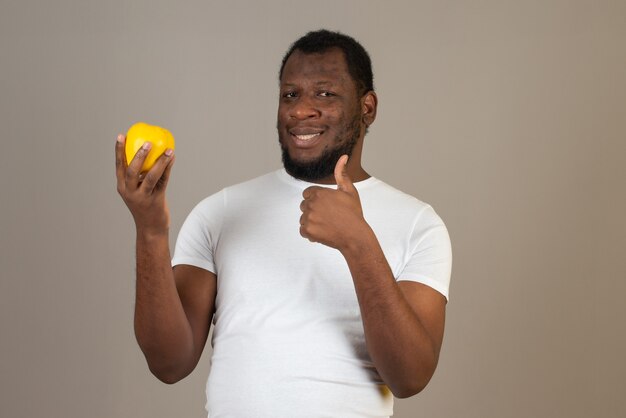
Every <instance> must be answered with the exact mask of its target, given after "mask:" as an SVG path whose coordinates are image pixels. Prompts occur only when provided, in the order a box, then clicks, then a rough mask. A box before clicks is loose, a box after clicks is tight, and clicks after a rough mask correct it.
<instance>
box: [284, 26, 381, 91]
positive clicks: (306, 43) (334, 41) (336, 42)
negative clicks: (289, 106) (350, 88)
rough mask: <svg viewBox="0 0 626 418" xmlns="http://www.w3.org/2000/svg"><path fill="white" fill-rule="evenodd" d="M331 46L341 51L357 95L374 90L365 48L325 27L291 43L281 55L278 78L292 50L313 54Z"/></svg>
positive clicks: (370, 66) (372, 75) (370, 64)
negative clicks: (281, 60)
mask: <svg viewBox="0 0 626 418" xmlns="http://www.w3.org/2000/svg"><path fill="white" fill-rule="evenodd" d="M332 48H339V49H341V51H342V52H343V55H344V57H345V59H346V64H347V66H348V72H349V73H350V76H351V77H352V80H354V82H355V84H356V86H357V93H358V95H359V97H360V96H363V95H364V94H365V93H367V92H369V91H374V74H373V73H372V61H371V60H370V56H369V54H368V53H367V51H366V50H365V48H363V46H362V45H361V44H360V43H358V42H357V41H356V40H355V39H354V38H352V37H350V36H348V35H344V34H343V33H341V32H332V31H329V30H326V29H320V30H317V31H311V32H309V33H307V34H306V35H304V36H303V37H301V38H300V39H298V40H297V41H295V42H294V43H293V44H291V46H290V47H289V49H288V50H287V53H286V54H285V56H284V57H283V62H282V64H281V66H280V72H279V74H278V79H279V80H281V79H282V78H283V69H284V68H285V64H286V63H287V60H288V59H289V57H290V56H291V54H293V53H294V51H296V50H298V51H301V52H303V53H305V54H315V53H323V52H326V51H328V50H329V49H332Z"/></svg>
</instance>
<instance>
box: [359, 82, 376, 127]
mask: <svg viewBox="0 0 626 418" xmlns="http://www.w3.org/2000/svg"><path fill="white" fill-rule="evenodd" d="M377 107H378V96H376V93H374V92H373V91H368V92H367V93H365V94H364V95H363V97H361V113H362V116H363V122H364V123H365V126H366V127H369V126H370V125H371V124H372V123H374V120H375V119H376V108H377Z"/></svg>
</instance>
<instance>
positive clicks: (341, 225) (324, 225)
mask: <svg viewBox="0 0 626 418" xmlns="http://www.w3.org/2000/svg"><path fill="white" fill-rule="evenodd" d="M347 163H348V156H347V155H342V156H341V158H339V160H338V161H337V165H336V166H335V181H336V183H337V189H331V188H326V187H320V186H311V187H308V188H307V189H305V190H304V191H303V192H302V197H303V198H304V200H303V201H302V203H300V210H301V211H302V216H301V217H300V235H302V236H303V237H304V238H307V239H308V240H309V241H312V242H319V243H321V244H324V245H327V246H329V247H332V248H336V249H338V250H340V251H343V250H344V249H347V248H348V247H349V246H350V244H351V243H352V242H353V241H354V240H355V239H358V236H359V235H360V234H361V232H362V231H365V230H367V228H368V225H367V223H366V222H365V219H364V218H363V210H362V209H361V199H360V198H359V192H358V191H357V189H356V187H354V184H353V183H352V180H351V179H350V177H349V176H348V173H347V172H346V164H347Z"/></svg>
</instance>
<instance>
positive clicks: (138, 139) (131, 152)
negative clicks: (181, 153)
mask: <svg viewBox="0 0 626 418" xmlns="http://www.w3.org/2000/svg"><path fill="white" fill-rule="evenodd" d="M144 142H151V143H152V148H150V152H149V153H148V155H147V156H146V159H145V160H144V162H143V166H142V167H141V172H142V173H143V172H146V171H148V170H150V169H151V168H152V166H153V165H154V163H155V162H156V160H157V159H158V158H159V157H160V156H161V154H163V153H164V152H165V150H166V149H168V148H171V149H174V137H173V136H172V133H171V132H170V131H168V130H167V129H165V128H161V127H160V126H154V125H148V124H147V123H143V122H137V123H136V124H134V125H133V126H131V127H130V129H129V130H128V132H127V133H126V161H127V162H128V164H130V162H131V161H132V160H133V157H134V156H135V154H137V151H139V149H140V148H141V146H142V145H143V144H144Z"/></svg>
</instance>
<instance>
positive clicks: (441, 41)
mask: <svg viewBox="0 0 626 418" xmlns="http://www.w3.org/2000/svg"><path fill="white" fill-rule="evenodd" d="M321 27H325V28H330V29H335V30H341V31H343V32H345V33H348V34H350V35H352V36H354V37H356V38H357V39H358V40H360V41H361V42H362V43H363V45H364V46H365V47H366V48H367V49H368V50H369V52H370V54H371V56H372V59H373V63H374V72H375V85H376V88H377V92H378V96H379V99H380V106H379V114H378V119H377V121H376V122H375V124H374V125H373V127H372V128H371V130H370V133H369V134H368V136H367V137H366V143H365V150H364V166H365V167H366V169H367V170H368V171H369V172H370V173H372V174H373V175H375V176H377V177H379V178H381V179H382V180H384V181H387V182H388V183H390V184H392V185H394V186H396V187H398V188H400V189H402V190H404V191H406V192H408V193H410V194H413V195H415V196H417V197H418V198H420V199H421V200H424V201H426V202H429V203H431V204H432V205H433V206H434V207H435V209H436V210H437V211H438V213H439V214H440V215H441V216H442V218H443V219H444V221H445V222H446V224H447V225H448V228H449V230H450V234H451V237H452V242H453V250H454V266H453V275H452V285H451V299H450V303H449V305H448V317H447V329H446V336H445V341H444V346H443V351H442V355H441V360H440V365H439V368H438V370H437V372H436V374H435V376H434V378H433V380H432V381H431V383H430V385H429V386H428V388H427V389H426V390H425V391H424V392H422V393H421V394H419V395H417V396H416V397H413V398H411V399H408V400H402V401H398V402H397V403H396V414H395V416H396V417H403V418H409V417H431V418H444V417H475V418H479V417H480V418H483V417H512V418H516V417H520V418H521V417H524V418H526V417H571V418H574V417H590V416H594V417H624V416H626V402H625V400H624V394H625V393H626V383H625V382H626V361H624V359H623V355H624V353H626V336H625V332H624V329H625V326H624V322H625V321H624V320H625V319H626V307H625V304H624V294H626V284H625V279H626V262H625V260H626V257H625V254H624V253H625V250H626V221H625V219H624V215H625V214H626V195H625V183H626V168H625V167H626V158H625V154H626V144H625V142H626V135H625V133H626V123H625V122H624V120H625V119H626V118H625V116H626V77H625V75H626V2H623V1H516V2H512V1H465V2H460V1H459V2H455V1H411V2H409V1H405V2H399V1H395V2H391V1H390V2H382V1H380V2H379V1H369V2H367V1H327V0H318V1H316V2H293V1H268V2H253V1H248V2H241V1H230V2H225V1H224V2H218V1H212V2H205V1H190V2H185V1H180V2H174V1H171V2H167V1H147V0H146V1H119V0H109V1H84V0H83V1H68V0H65V1H55V2H46V1H28V0H19V1H18V0H15V1H13V0H1V1H0V63H1V66H0V121H1V124H0V127H1V131H0V135H1V137H2V142H1V143H2V151H1V152H0V163H1V170H2V173H1V175H0V182H1V183H0V185H1V190H2V197H1V199H0V209H1V216H0V228H1V229H0V233H1V237H2V238H1V239H2V241H1V248H0V250H1V251H0V260H1V275H2V277H1V282H0V298H1V300H0V302H1V304H0V327H1V329H0V331H1V334H0V348H1V357H0V385H1V387H0V397H1V399H0V416H2V417H7V418H17V417H25V418H26V417H28V418H32V417H92V418H101V417H102V418H104V417H138V418H144V417H145V418H161V417H163V418H165V417H203V416H205V415H204V402H205V399H204V383H205V379H206V376H207V373H208V371H209V362H208V359H209V350H207V351H205V354H204V356H203V359H202V361H201V363H200V365H199V366H198V368H197V369H196V370H195V371H194V373H193V374H192V375H191V376H190V377H188V378H187V379H185V380H184V381H182V382H180V383H179V384H176V385H174V386H167V385H164V384H162V383H160V382H158V381H157V380H156V379H155V378H153V377H152V376H151V375H150V373H149V371H148V369H147V367H146V365H145V361H144V359H143V356H142V354H141V352H140V350H139V348H138V347H137V345H136V342H135V339H134V334H133V328H132V322H133V321H132V315H133V303H134V224H133V222H132V219H131V216H130V214H129V212H128V210H127V209H126V207H125V206H124V204H123V202H122V200H121V199H120V198H119V195H118V194H117V192H116V190H115V178H114V158H113V157H114V153H113V150H114V141H115V137H116V135H117V133H119V132H125V131H126V129H128V127H129V126H130V125H131V124H132V123H133V122H135V121H139V120H143V121H146V122H150V123H154V124H159V125H162V126H166V127H168V128H169V129H170V130H171V131H172V132H173V133H174V135H175V137H176V139H177V151H176V153H177V161H176V164H175V166H174V170H173V175H172V180H171V182H170V187H169V191H168V199H169V203H170V209H171V212H172V230H171V241H172V243H173V242H174V240H175V237H176V235H177V233H178V230H179V228H180V225H181V223H182V222H183V220H184V218H185V217H186V215H187V214H188V212H189V211H190V210H191V208H192V207H193V206H194V205H195V204H196V203H197V202H198V201H199V200H200V199H202V198H203V197H205V196H207V195H209V194H211V193H213V192H216V191H218V190H219V189H221V188H222V187H225V186H227V185H231V184H233V183H237V182H239V181H243V180H245V179H248V178H251V177H254V176H257V175H260V174H263V173H265V172H268V171H271V170H274V169H276V168H278V167H280V165H281V164H280V158H279V154H280V153H279V148H278V145H277V135H276V133H275V120H276V105H277V98H278V92H277V86H278V82H277V71H278V66H279V62H280V59H281V58H282V55H283V53H284V52H285V50H286V49H287V47H288V46H289V44H290V43H291V42H292V41H294V40H295V39H296V38H297V37H299V36H300V35H302V34H304V33H305V32H306V31H308V30H313V29H318V28H321ZM278 256H280V255H278Z"/></svg>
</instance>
